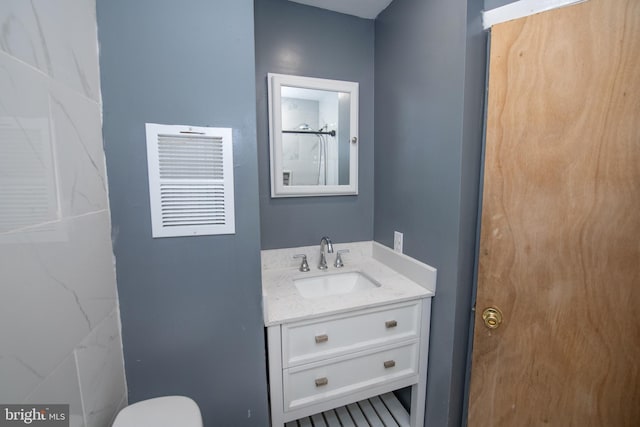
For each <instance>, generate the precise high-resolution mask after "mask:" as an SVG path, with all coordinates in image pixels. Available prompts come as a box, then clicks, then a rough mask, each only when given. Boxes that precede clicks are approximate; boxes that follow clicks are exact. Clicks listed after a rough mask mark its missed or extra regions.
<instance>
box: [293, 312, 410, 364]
mask: <svg viewBox="0 0 640 427" xmlns="http://www.w3.org/2000/svg"><path fill="white" fill-rule="evenodd" d="M420 308H421V305H420V303H419V302H410V303H402V304H395V305H392V306H386V307H384V308H377V309H369V310H362V311H359V312H356V313H349V314H345V315H335V316H331V317H325V318H320V319H314V320H311V321H305V322H298V323H291V324H288V325H283V326H282V340H283V342H282V347H283V367H285V368H288V367H292V366H298V365H301V364H304V363H310V362H314V361H317V360H321V359H326V358H329V357H336V356H339V355H341V354H346V353H351V352H355V351H362V350H366V349H368V348H372V347H375V346H380V345H386V344H390V343H394V342H400V341H405V340H410V339H414V338H418V335H419V331H420Z"/></svg>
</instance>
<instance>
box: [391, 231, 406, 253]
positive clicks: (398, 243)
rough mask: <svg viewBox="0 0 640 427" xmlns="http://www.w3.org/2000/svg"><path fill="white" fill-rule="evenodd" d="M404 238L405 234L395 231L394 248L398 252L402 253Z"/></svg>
mask: <svg viewBox="0 0 640 427" xmlns="http://www.w3.org/2000/svg"><path fill="white" fill-rule="evenodd" d="M403 240H404V236H403V234H402V233H401V232H399V231H394V232H393V250H394V251H396V252H400V253H402V241H403Z"/></svg>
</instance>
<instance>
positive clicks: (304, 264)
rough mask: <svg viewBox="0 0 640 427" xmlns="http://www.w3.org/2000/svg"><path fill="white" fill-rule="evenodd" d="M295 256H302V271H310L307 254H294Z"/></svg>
mask: <svg viewBox="0 0 640 427" xmlns="http://www.w3.org/2000/svg"><path fill="white" fill-rule="evenodd" d="M293 258H302V263H300V268H299V269H298V270H300V271H309V270H310V268H309V263H308V262H307V254H297V255H294V256H293Z"/></svg>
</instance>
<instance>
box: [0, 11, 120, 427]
mask: <svg viewBox="0 0 640 427" xmlns="http://www.w3.org/2000/svg"><path fill="white" fill-rule="evenodd" d="M101 128H102V120H101V99H100V80H99V68H98V42H97V27H96V9H95V1H94V0H56V1H51V0H3V1H2V6H1V7H0V403H4V404H9V403H69V404H70V405H71V414H72V420H71V425H72V426H86V427H106V426H108V425H110V423H111V421H112V419H113V417H114V415H115V413H116V412H117V411H118V409H119V408H121V407H122V406H123V405H125V404H126V386H125V380H124V367H123V358H122V344H121V342H122V341H121V338H120V324H119V317H120V316H119V311H118V305H117V293H116V284H115V280H116V279H115V267H114V257H113V252H112V247H111V224H110V215H109V210H108V209H109V207H108V199H107V180H106V174H105V161H104V151H103V146H102V130H101Z"/></svg>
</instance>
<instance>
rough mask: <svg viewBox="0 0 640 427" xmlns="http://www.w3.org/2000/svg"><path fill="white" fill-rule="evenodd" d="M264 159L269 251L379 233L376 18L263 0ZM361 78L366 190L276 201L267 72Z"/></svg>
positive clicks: (258, 25) (260, 95) (263, 220)
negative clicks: (375, 150) (375, 159)
mask: <svg viewBox="0 0 640 427" xmlns="http://www.w3.org/2000/svg"><path fill="white" fill-rule="evenodd" d="M255 35H256V86H257V102H258V103H257V123H258V127H257V129H258V164H259V176H260V224H261V242H262V248H263V249H273V248H282V247H291V246H302V245H313V244H316V243H320V238H321V237H322V236H324V235H328V236H329V237H331V238H332V239H333V241H334V242H349V241H358V240H371V239H372V238H373V98H374V96H373V92H374V78H373V77H374V21H372V20H368V19H361V18H356V17H353V16H348V15H343V14H339V13H335V12H329V11H326V10H323V9H318V8H314V7H309V6H304V5H300V4H297V3H293V2H290V1H287V0H256V1H255ZM269 72H271V73H282V74H294V75H302V76H309V77H320V78H327V79H336V80H349V81H355V82H358V83H360V123H359V134H360V138H359V141H360V147H359V151H360V152H359V159H358V160H359V171H358V172H359V173H358V183H359V194H358V196H340V197H303V198H284V199H272V198H271V195H270V184H269V123H268V105H267V73H269Z"/></svg>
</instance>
